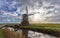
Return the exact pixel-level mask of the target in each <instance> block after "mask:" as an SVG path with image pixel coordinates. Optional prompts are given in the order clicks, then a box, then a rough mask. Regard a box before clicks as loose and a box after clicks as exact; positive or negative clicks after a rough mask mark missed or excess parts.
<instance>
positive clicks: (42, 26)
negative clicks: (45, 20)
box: [20, 24, 60, 31]
mask: <svg viewBox="0 0 60 38" xmlns="http://www.w3.org/2000/svg"><path fill="white" fill-rule="evenodd" d="M20 28H32V29H33V28H35V29H45V30H54V31H60V24H30V25H29V26H21V27H20Z"/></svg>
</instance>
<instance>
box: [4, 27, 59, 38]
mask: <svg viewBox="0 0 60 38" xmlns="http://www.w3.org/2000/svg"><path fill="white" fill-rule="evenodd" d="M3 30H4V32H5V33H6V34H7V38H60V37H56V36H52V35H48V34H44V33H40V32H36V31H31V30H26V29H19V30H17V31H14V29H13V28H10V27H7V28H3Z"/></svg>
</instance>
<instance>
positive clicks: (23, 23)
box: [21, 7, 29, 26]
mask: <svg viewBox="0 0 60 38" xmlns="http://www.w3.org/2000/svg"><path fill="white" fill-rule="evenodd" d="M21 25H22V26H27V25H29V21H28V9H27V7H26V14H23V15H22V22H21Z"/></svg>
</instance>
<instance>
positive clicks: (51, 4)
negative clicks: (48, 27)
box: [0, 0, 60, 23]
mask: <svg viewBox="0 0 60 38" xmlns="http://www.w3.org/2000/svg"><path fill="white" fill-rule="evenodd" d="M26 6H27V7H28V15H29V14H34V13H36V14H34V15H31V16H29V22H32V23H33V22H36V23H60V0H0V23H20V22H21V21H22V14H25V13H26V10H25V9H26Z"/></svg>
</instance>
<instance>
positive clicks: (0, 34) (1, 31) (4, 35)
mask: <svg viewBox="0 0 60 38" xmlns="http://www.w3.org/2000/svg"><path fill="white" fill-rule="evenodd" d="M0 38H7V37H6V34H5V33H4V32H3V30H2V29H0Z"/></svg>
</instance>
